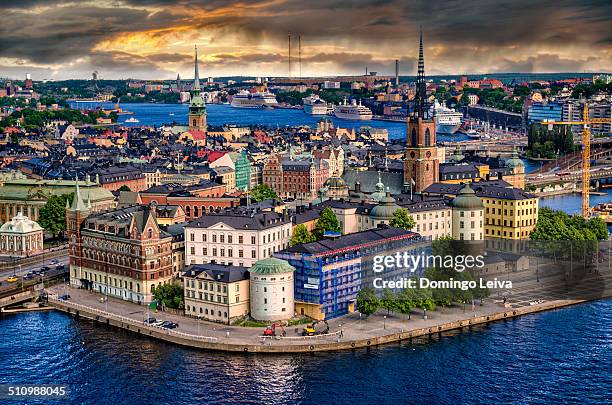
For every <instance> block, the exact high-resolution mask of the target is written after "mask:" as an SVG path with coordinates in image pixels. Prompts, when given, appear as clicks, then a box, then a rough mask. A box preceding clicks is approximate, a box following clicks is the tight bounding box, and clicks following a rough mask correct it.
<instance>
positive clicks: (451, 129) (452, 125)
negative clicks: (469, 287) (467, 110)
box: [433, 100, 463, 134]
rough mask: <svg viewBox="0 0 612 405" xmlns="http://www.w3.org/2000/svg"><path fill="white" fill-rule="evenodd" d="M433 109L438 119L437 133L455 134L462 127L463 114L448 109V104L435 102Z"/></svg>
mask: <svg viewBox="0 0 612 405" xmlns="http://www.w3.org/2000/svg"><path fill="white" fill-rule="evenodd" d="M433 108H434V110H435V117H436V132H437V133H439V134H454V133H455V132H457V130H458V129H459V127H460V126H461V119H462V118H463V114H462V113H460V112H459V111H455V110H454V109H453V108H448V107H446V103H445V102H442V104H440V103H439V102H438V100H436V101H435V103H434V105H433Z"/></svg>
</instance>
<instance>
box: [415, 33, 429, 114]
mask: <svg viewBox="0 0 612 405" xmlns="http://www.w3.org/2000/svg"><path fill="white" fill-rule="evenodd" d="M426 93H427V88H426V84H425V58H424V57H423V28H422V27H421V28H420V31H419V63H418V70H417V81H416V94H415V97H414V114H415V116H416V117H418V118H423V119H425V109H426V107H425V106H426V99H427V94H426Z"/></svg>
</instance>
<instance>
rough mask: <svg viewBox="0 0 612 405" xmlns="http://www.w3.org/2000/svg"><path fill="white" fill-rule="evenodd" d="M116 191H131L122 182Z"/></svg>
mask: <svg viewBox="0 0 612 405" xmlns="http://www.w3.org/2000/svg"><path fill="white" fill-rule="evenodd" d="M117 191H132V189H131V188H129V187H128V186H126V185H125V184H124V185H123V186H121V187H119V189H118V190H117Z"/></svg>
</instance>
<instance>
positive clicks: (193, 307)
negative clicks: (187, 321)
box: [187, 305, 227, 319]
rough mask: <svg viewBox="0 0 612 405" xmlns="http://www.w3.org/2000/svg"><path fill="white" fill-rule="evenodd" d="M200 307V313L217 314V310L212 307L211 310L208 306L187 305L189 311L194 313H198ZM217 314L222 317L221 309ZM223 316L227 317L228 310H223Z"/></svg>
mask: <svg viewBox="0 0 612 405" xmlns="http://www.w3.org/2000/svg"><path fill="white" fill-rule="evenodd" d="M198 309H199V314H200V315H210V316H215V310H214V309H210V311H209V310H208V308H202V307H199V308H197V307H196V306H191V305H187V312H193V313H196V314H197V313H198ZM217 316H218V317H221V311H217ZM223 317H224V318H226V319H227V312H223Z"/></svg>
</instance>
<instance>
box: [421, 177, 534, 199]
mask: <svg viewBox="0 0 612 405" xmlns="http://www.w3.org/2000/svg"><path fill="white" fill-rule="evenodd" d="M501 184H502V183H497V182H482V181H481V182H475V183H472V188H473V189H474V192H475V193H476V195H477V196H478V197H480V198H487V197H488V198H500V199H504V200H526V199H529V198H535V196H534V195H533V194H531V193H527V192H525V191H523V190H521V189H518V188H514V187H503V186H501ZM462 188H463V184H443V183H434V184H432V185H431V186H429V187H427V188H426V189H425V191H424V192H425V193H431V194H438V195H444V194H446V195H457V194H458V193H459V190H461V189H462Z"/></svg>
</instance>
